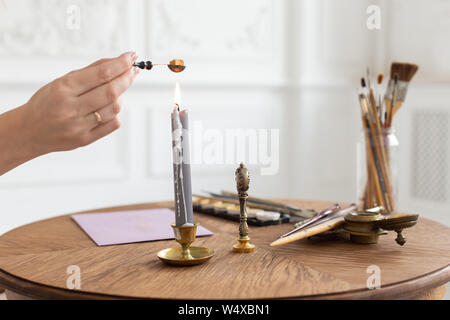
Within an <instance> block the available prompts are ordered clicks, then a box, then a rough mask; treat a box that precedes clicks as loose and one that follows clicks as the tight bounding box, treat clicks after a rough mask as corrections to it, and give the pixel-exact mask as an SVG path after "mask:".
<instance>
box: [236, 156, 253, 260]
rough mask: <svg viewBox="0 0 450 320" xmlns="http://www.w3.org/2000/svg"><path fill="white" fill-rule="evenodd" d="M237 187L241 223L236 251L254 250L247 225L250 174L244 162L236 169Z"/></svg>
mask: <svg viewBox="0 0 450 320" xmlns="http://www.w3.org/2000/svg"><path fill="white" fill-rule="evenodd" d="M235 178H236V188H237V191H238V196H239V206H240V223H239V238H238V239H237V240H238V243H237V244H235V245H234V246H233V251H234V252H253V251H254V250H255V246H254V245H253V244H251V243H250V237H249V236H248V225H247V198H248V194H247V190H248V188H249V184H250V176H249V173H248V170H247V168H246V167H245V166H244V164H243V163H241V164H240V166H239V168H237V169H236V173H235Z"/></svg>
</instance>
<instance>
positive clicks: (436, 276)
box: [0, 264, 450, 301]
mask: <svg viewBox="0 0 450 320" xmlns="http://www.w3.org/2000/svg"><path fill="white" fill-rule="evenodd" d="M449 281H450V264H449V265H447V266H445V267H443V268H441V269H438V270H435V271H433V272H430V273H428V274H426V275H424V276H422V277H416V278H413V279H409V280H406V281H401V282H395V283H392V284H389V285H387V286H383V287H381V288H380V289H372V290H370V289H366V288H364V289H355V290H351V291H346V292H335V293H329V294H327V293H325V294H317V295H307V296H291V297H280V298H276V299H256V300H327V299H336V300H367V299H388V300H391V299H408V298H410V299H415V298H418V297H420V296H422V295H423V294H425V293H427V292H429V291H432V290H434V289H437V288H439V287H441V286H443V285H445V284H446V283H447V282H449ZM0 285H1V286H2V287H4V288H5V289H6V290H7V291H8V290H9V291H12V292H14V293H16V294H20V295H23V296H25V297H28V298H32V299H80V300H81V299H82V300H90V299H104V300H111V299H114V300H117V299H129V300H135V299H151V300H165V299H160V298H141V297H132V296H121V295H109V294H101V293H94V292H88V291H82V290H71V289H64V288H58V287H53V286H49V285H44V284H38V283H35V282H33V281H29V280H26V279H22V278H20V277H16V276H14V275H12V274H10V273H8V272H6V271H4V270H2V269H0ZM405 288H406V290H405ZM174 300H180V301H182V300H184V299H174ZM198 300H200V299H198ZM233 300H245V299H233Z"/></svg>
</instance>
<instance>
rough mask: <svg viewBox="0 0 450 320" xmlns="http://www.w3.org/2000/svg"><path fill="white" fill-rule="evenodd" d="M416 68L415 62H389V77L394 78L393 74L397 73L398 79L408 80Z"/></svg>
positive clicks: (417, 67)
mask: <svg viewBox="0 0 450 320" xmlns="http://www.w3.org/2000/svg"><path fill="white" fill-rule="evenodd" d="M418 69H419V66H418V65H417V64H412V63H401V62H393V63H392V64H391V79H394V75H395V74H398V80H400V81H406V82H409V81H411V79H412V78H413V77H414V75H415V74H416V72H417V70H418Z"/></svg>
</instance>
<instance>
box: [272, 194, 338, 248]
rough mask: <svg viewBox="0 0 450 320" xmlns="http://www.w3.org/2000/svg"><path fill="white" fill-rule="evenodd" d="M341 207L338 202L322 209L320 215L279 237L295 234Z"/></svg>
mask: <svg viewBox="0 0 450 320" xmlns="http://www.w3.org/2000/svg"><path fill="white" fill-rule="evenodd" d="M340 208H341V206H340V205H339V204H337V203H336V204H334V205H332V206H331V207H329V208H326V209H325V210H323V211H321V212H320V213H319V214H318V215H316V216H314V217H312V218H310V219H309V220H308V221H307V222H306V223H304V224H302V225H301V226H299V227H297V228H295V229H293V230H291V231H289V232H288V233H285V234H283V235H281V236H280V237H278V239H281V238H284V237H287V236H288V235H290V234H293V233H294V232H297V231H299V230H301V229H303V228H306V227H307V226H309V225H311V224H313V223H314V222H316V221H318V220H321V219H323V218H325V217H327V216H329V215H330V214H332V213H333V212H335V211H337V210H339V209H340Z"/></svg>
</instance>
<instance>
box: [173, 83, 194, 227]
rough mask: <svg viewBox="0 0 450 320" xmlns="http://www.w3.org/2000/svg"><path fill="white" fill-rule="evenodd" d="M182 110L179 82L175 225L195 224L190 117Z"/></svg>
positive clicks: (175, 120) (175, 123) (175, 124)
mask: <svg viewBox="0 0 450 320" xmlns="http://www.w3.org/2000/svg"><path fill="white" fill-rule="evenodd" d="M180 109H181V94H180V86H179V84H178V82H177V83H176V85H175V105H174V108H173V111H172V156H173V180H174V195H175V224H176V225H177V226H182V225H192V224H194V214H193V209H192V184H191V165H190V153H189V149H190V148H189V117H188V112H187V110H182V111H180Z"/></svg>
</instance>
